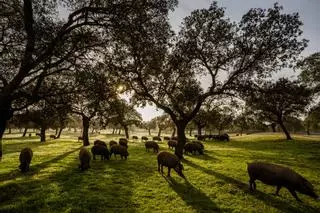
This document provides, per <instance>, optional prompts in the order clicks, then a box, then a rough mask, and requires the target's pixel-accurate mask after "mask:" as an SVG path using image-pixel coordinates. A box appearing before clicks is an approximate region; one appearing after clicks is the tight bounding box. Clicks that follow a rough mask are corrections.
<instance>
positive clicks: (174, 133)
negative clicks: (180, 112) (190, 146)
mask: <svg viewBox="0 0 320 213" xmlns="http://www.w3.org/2000/svg"><path fill="white" fill-rule="evenodd" d="M175 135H176V128H173V132H172V134H171V137H174V136H175Z"/></svg>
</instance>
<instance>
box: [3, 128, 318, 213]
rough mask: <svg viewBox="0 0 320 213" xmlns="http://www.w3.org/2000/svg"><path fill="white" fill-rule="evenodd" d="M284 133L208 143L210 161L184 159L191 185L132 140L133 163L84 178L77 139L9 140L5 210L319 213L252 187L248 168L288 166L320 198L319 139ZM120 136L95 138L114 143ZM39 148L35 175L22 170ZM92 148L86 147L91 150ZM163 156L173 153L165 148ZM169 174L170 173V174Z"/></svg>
mask: <svg viewBox="0 0 320 213" xmlns="http://www.w3.org/2000/svg"><path fill="white" fill-rule="evenodd" d="M293 137H294V138H295V140H293V141H286V140H284V139H283V138H284V136H283V135H281V134H251V135H244V136H234V135H232V136H231V141H230V142H218V141H206V142H204V144H205V154H204V155H195V156H194V155H185V159H184V160H183V161H182V163H183V165H184V168H185V170H184V174H185V176H186V177H187V180H184V179H182V178H180V177H179V176H178V175H177V174H176V173H175V172H174V171H172V175H171V178H167V177H166V176H162V175H161V174H160V173H159V172H158V171H157V161H156V154H155V153H152V152H146V150H145V148H144V144H143V143H142V142H141V141H140V140H135V141H134V140H130V142H129V149H128V151H129V153H130V155H129V157H128V159H127V160H121V159H120V157H118V159H117V160H116V159H115V158H114V157H112V158H111V160H109V161H101V160H100V158H97V160H95V161H92V163H91V168H90V169H89V170H87V171H84V172H81V171H80V170H79V168H78V165H79V159H78V154H79V149H80V147H81V146H82V143H80V142H77V139H76V137H75V136H74V135H72V134H71V133H70V134H64V135H63V136H62V138H61V139H56V140H53V139H51V140H50V139H48V141H47V142H45V143H40V142H39V138H38V137H36V136H33V137H25V138H22V137H20V135H6V137H5V139H4V140H3V151H4V155H3V159H2V161H1V162H0V212H1V213H2V212H15V213H16V212H32V213H34V212H77V213H78V212H183V213H189V212H268V213H270V212H288V213H289V212H290V213H291V212H320V201H316V200H313V199H312V198H311V197H307V196H305V195H302V194H300V193H298V196H299V198H300V199H302V201H303V203H299V202H297V201H296V200H295V199H294V198H293V197H292V196H291V194H290V193H289V192H288V191H287V189H285V188H282V189H281V191H280V195H281V196H275V195H273V193H274V192H275V187H272V186H267V185H264V184H262V183H261V182H259V181H257V191H255V192H250V191H249V188H248V179H249V178H248V175H247V164H246V163H247V162H251V161H254V160H261V161H267V162H272V163H277V164H281V165H286V166H288V167H290V168H292V169H294V170H295V171H297V172H298V173H300V174H302V175H303V176H304V177H306V178H307V179H308V180H309V181H310V182H311V183H312V184H313V185H314V187H315V191H316V192H317V193H318V194H320V178H319V177H320V172H319V171H320V137H317V136H311V137H307V136H299V135H293ZM118 138H119V136H118V135H106V134H101V135H94V136H92V137H91V138H90V139H91V144H92V143H93V140H94V139H101V140H105V141H106V142H109V141H110V140H111V139H118ZM24 147H30V148H32V150H33V159H32V162H31V167H30V171H29V172H28V173H26V174H22V173H21V172H20V171H19V170H18V165H19V153H20V150H21V149H22V148H24ZM90 147H91V146H89V147H88V148H89V149H90ZM160 150H169V149H168V147H167V143H166V142H161V143H160ZM164 171H165V174H166V172H167V169H166V168H165V170H164Z"/></svg>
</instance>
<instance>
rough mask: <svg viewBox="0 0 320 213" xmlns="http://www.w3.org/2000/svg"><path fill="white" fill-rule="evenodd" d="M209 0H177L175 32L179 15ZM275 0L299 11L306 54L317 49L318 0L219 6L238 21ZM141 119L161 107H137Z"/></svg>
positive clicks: (229, 1) (255, 0)
mask: <svg viewBox="0 0 320 213" xmlns="http://www.w3.org/2000/svg"><path fill="white" fill-rule="evenodd" d="M211 2H212V1H210V0H180V1H179V6H178V8H176V10H175V11H174V12H173V13H171V14H170V22H171V25H172V27H173V29H174V30H175V31H176V32H177V31H178V30H179V26H180V24H181V22H182V19H183V18H184V17H186V16H188V15H189V14H190V13H191V11H193V10H195V9H202V8H209V5H210V3H211ZM275 2H278V3H279V4H280V5H282V6H283V7H284V11H285V13H293V12H298V13H299V14H300V19H301V20H302V22H303V23H304V26H303V31H304V33H303V37H304V38H306V39H308V40H309V43H308V47H307V48H306V49H305V50H304V52H303V53H302V55H303V56H308V55H310V54H312V53H314V52H318V51H320V0H278V1H273V0H220V1H218V5H219V6H223V7H225V8H226V16H227V17H229V18H230V20H231V21H239V20H240V19H241V17H242V15H243V14H244V13H246V12H247V11H248V10H249V9H250V8H266V9H267V8H270V7H273V4H274V3H275ZM277 75H278V77H279V76H287V77H289V76H292V75H293V73H292V72H290V71H283V72H281V73H279V74H277ZM138 111H139V112H140V113H141V114H142V117H143V119H144V120H146V121H147V120H151V119H152V118H153V117H156V116H158V115H161V114H162V113H163V111H162V110H159V109H158V110H156V108H155V107H152V106H147V107H145V108H143V109H142V108H138Z"/></svg>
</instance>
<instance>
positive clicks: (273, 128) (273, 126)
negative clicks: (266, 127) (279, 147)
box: [271, 123, 277, 132]
mask: <svg viewBox="0 0 320 213" xmlns="http://www.w3.org/2000/svg"><path fill="white" fill-rule="evenodd" d="M276 126H277V125H276V124H275V123H272V124H271V129H272V132H276Z"/></svg>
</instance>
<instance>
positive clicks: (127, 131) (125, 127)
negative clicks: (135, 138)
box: [123, 125, 129, 139]
mask: <svg viewBox="0 0 320 213" xmlns="http://www.w3.org/2000/svg"><path fill="white" fill-rule="evenodd" d="M123 129H124V132H125V134H126V138H127V139H129V128H128V126H126V125H124V126H123Z"/></svg>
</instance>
